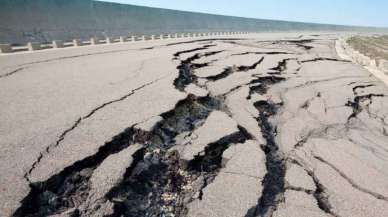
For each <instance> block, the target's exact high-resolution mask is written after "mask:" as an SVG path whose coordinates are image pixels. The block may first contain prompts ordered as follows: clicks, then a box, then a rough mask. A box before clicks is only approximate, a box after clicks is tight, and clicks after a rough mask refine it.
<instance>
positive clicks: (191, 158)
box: [0, 34, 388, 217]
mask: <svg viewBox="0 0 388 217" xmlns="http://www.w3.org/2000/svg"><path fill="white" fill-rule="evenodd" d="M337 38H338V36H337V35H335V34H331V35H329V34H327V35H304V36H299V35H296V34H284V35H283V36H282V35H280V34H277V35H276V34H274V35H270V34H267V35H265V36H257V35H256V36H255V35H248V36H245V37H242V38H231V37H229V38H220V37H218V38H217V37H216V38H203V39H180V40H170V41H167V40H166V41H159V42H141V43H137V44H125V45H115V44H113V45H109V46H108V45H107V46H94V47H84V48H78V49H63V50H54V51H41V52H35V53H21V54H15V55H4V56H1V57H0V70H1V71H0V73H1V75H3V76H1V77H0V89H1V91H0V99H1V100H0V108H1V113H0V123H1V124H0V148H1V150H0V172H1V174H2V175H1V176H0V187H1V188H0V195H1V197H0V215H1V216H14V217H24V216H27V217H38V216H39V217H40V216H57V217H60V216H61V217H62V216H63V217H65V216H68V217H70V216H107V217H116V216H117V217H119V216H136V217H140V216H149V217H151V216H167V217H173V216H176V217H177V216H180V217H201V216H203V217H208V216H211V217H259V216H260V217H271V216H272V217H315V216H316V217H330V216H332V217H349V216H352V217H365V216H369V217H381V216H388V172H387V171H388V109H387V108H388V88H387V87H386V86H385V85H384V84H383V83H382V82H381V81H380V80H378V79H377V78H375V77H374V76H372V75H371V74H370V73H369V72H368V71H366V70H365V69H363V68H362V67H361V66H359V65H356V64H354V63H352V62H349V61H347V60H343V59H341V58H340V57H338V55H337V53H336V50H335V40H336V39H337ZM145 48H147V49H145Z"/></svg>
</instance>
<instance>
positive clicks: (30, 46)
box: [27, 42, 41, 51]
mask: <svg viewBox="0 0 388 217" xmlns="http://www.w3.org/2000/svg"><path fill="white" fill-rule="evenodd" d="M27 47H28V50H29V51H34V50H40V49H41V47H40V43H39V42H28V44H27Z"/></svg>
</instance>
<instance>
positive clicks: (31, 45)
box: [0, 32, 250, 53]
mask: <svg viewBox="0 0 388 217" xmlns="http://www.w3.org/2000/svg"><path fill="white" fill-rule="evenodd" d="M249 33H250V32H207V33H173V34H160V35H140V36H139V35H137V36H135V35H133V36H129V37H126V36H120V37H118V38H112V37H107V38H105V39H99V38H95V37H93V38H90V40H87V41H81V40H80V39H73V40H72V41H69V42H64V41H61V40H54V41H52V42H51V43H39V42H28V43H27V45H24V46H12V45H11V44H0V53H14V52H21V51H37V50H45V49H60V48H64V47H80V46H86V45H99V44H113V43H133V42H140V41H153V40H164V39H173V38H196V37H207V36H223V35H238V34H249Z"/></svg>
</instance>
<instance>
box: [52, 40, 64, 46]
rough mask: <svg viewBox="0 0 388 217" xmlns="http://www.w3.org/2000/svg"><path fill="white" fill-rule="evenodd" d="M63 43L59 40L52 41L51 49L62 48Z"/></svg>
mask: <svg viewBox="0 0 388 217" xmlns="http://www.w3.org/2000/svg"><path fill="white" fill-rule="evenodd" d="M63 47H64V45H63V41H61V40H54V41H53V48H63Z"/></svg>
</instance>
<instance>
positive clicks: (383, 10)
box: [103, 0, 388, 27]
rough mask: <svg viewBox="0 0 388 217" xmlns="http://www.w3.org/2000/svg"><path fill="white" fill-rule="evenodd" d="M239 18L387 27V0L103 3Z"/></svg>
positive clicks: (146, 0)
mask: <svg viewBox="0 0 388 217" xmlns="http://www.w3.org/2000/svg"><path fill="white" fill-rule="evenodd" d="M103 1H108V2H118V3H124V4H133V5H143V6H150V7H158V8H169V9H176V10H184V11H194V12H204V13H212V14H222V15H231V16H239V17H251V18H263V19H275V20H287V21H301V22H312V23H325V24H343V25H357V26H378V27H388V0H103Z"/></svg>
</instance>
